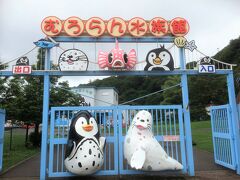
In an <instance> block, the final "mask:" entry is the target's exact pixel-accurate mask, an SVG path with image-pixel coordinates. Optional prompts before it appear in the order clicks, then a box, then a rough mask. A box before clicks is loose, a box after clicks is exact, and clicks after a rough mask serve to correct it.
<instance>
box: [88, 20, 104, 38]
mask: <svg viewBox="0 0 240 180" xmlns="http://www.w3.org/2000/svg"><path fill="white" fill-rule="evenodd" d="M85 28H86V31H87V33H88V34H89V35H90V36H94V37H99V36H101V35H102V34H103V33H104V31H105V29H106V25H105V23H104V21H103V20H102V19H101V18H98V17H93V18H90V19H89V20H87V22H86V24H85Z"/></svg>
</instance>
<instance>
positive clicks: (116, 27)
mask: <svg viewBox="0 0 240 180" xmlns="http://www.w3.org/2000/svg"><path fill="white" fill-rule="evenodd" d="M126 30H127V25H126V22H125V21H124V20H123V19H122V18H119V17H113V18H111V19H110V20H109V21H108V23H107V31H108V33H109V34H110V35H111V36H114V37H120V36H123V35H124V34H125V32H126Z"/></svg>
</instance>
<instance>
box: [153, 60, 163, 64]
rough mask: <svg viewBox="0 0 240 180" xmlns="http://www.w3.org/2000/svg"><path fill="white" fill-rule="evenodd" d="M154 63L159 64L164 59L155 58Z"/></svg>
mask: <svg viewBox="0 0 240 180" xmlns="http://www.w3.org/2000/svg"><path fill="white" fill-rule="evenodd" d="M153 63H154V64H156V65H159V64H161V63H162V60H161V59H160V58H155V59H154V60H153Z"/></svg>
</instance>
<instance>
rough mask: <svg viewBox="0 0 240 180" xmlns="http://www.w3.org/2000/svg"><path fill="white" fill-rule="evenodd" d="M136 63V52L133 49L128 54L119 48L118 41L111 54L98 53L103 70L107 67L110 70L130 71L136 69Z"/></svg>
mask: <svg viewBox="0 0 240 180" xmlns="http://www.w3.org/2000/svg"><path fill="white" fill-rule="evenodd" d="M136 63H137V56H136V51H135V50H134V49H131V50H130V52H129V53H128V54H127V53H125V52H124V50H122V49H120V48H119V46H118V41H117V40H116V45H115V48H114V49H112V50H111V51H110V52H103V51H100V52H99V53H98V64H99V67H100V68H102V69H104V68H106V67H107V68H108V69H109V70H130V69H133V68H134V66H135V65H136Z"/></svg>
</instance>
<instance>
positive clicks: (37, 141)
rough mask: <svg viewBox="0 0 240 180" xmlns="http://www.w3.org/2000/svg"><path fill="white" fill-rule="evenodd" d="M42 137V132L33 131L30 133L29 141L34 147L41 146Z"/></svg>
mask: <svg viewBox="0 0 240 180" xmlns="http://www.w3.org/2000/svg"><path fill="white" fill-rule="evenodd" d="M41 139H42V132H40V133H35V132H31V133H30V134H29V141H30V142H31V143H32V146H34V147H40V146H41Z"/></svg>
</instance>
